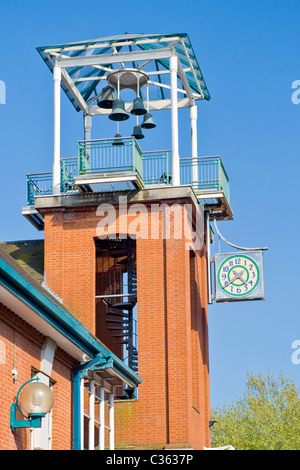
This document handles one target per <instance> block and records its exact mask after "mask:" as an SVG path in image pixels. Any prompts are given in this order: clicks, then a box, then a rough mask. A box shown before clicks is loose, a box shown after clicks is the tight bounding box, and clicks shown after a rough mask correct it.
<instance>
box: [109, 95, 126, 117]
mask: <svg viewBox="0 0 300 470" xmlns="http://www.w3.org/2000/svg"><path fill="white" fill-rule="evenodd" d="M108 117H109V119H111V120H112V121H126V119H129V115H128V113H127V112H126V111H125V104H124V101H122V100H119V99H116V100H115V101H114V103H113V107H112V112H111V113H110V115H109V116H108Z"/></svg>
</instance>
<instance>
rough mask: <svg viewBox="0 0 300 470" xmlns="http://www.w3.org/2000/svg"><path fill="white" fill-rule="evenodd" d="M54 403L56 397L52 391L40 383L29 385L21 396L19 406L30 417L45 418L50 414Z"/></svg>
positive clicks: (22, 391)
mask: <svg viewBox="0 0 300 470" xmlns="http://www.w3.org/2000/svg"><path fill="white" fill-rule="evenodd" d="M53 403H54V395H53V392H52V390H51V389H50V388H49V387H48V386H47V385H45V384H43V383H39V382H30V383H28V384H27V385H25V386H24V388H23V389H22V390H21V393H20V395H19V405H20V406H21V408H22V410H23V411H24V412H25V413H27V414H28V416H32V415H41V416H43V415H45V414H47V413H49V411H50V410H51V408H52V406H53Z"/></svg>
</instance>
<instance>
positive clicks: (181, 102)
mask: <svg viewBox="0 0 300 470" xmlns="http://www.w3.org/2000/svg"><path fill="white" fill-rule="evenodd" d="M194 99H195V100H196V99H198V100H199V99H202V98H201V97H200V95H196V96H194ZM190 105H191V101H190V99H189V98H179V99H178V101H177V107H178V108H189V107H190ZM132 106H133V103H125V110H126V111H127V112H129V111H130V110H131V108H132ZM167 109H171V100H170V99H165V100H152V101H149V111H150V112H151V111H162V110H167ZM110 113H111V110H109V109H104V108H99V106H97V105H93V106H89V107H88V114H89V115H90V116H100V115H107V116H108V115H109V114H110Z"/></svg>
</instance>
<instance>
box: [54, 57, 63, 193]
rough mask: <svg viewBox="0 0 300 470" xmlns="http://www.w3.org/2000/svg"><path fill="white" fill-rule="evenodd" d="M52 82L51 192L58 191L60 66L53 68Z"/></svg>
mask: <svg viewBox="0 0 300 470" xmlns="http://www.w3.org/2000/svg"><path fill="white" fill-rule="evenodd" d="M53 84H54V142H53V194H59V193H60V177H61V175H60V100H61V94H60V85H61V68H60V67H58V66H57V65H56V66H55V67H54V70H53Z"/></svg>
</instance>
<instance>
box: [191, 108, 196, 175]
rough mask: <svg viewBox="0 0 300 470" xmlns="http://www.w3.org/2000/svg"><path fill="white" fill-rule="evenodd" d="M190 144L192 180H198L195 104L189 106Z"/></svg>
mask: <svg viewBox="0 0 300 470" xmlns="http://www.w3.org/2000/svg"><path fill="white" fill-rule="evenodd" d="M190 120H191V146H192V181H193V182H197V181H198V162H197V157H198V143H197V106H196V105H195V104H193V105H192V106H191V107H190Z"/></svg>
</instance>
